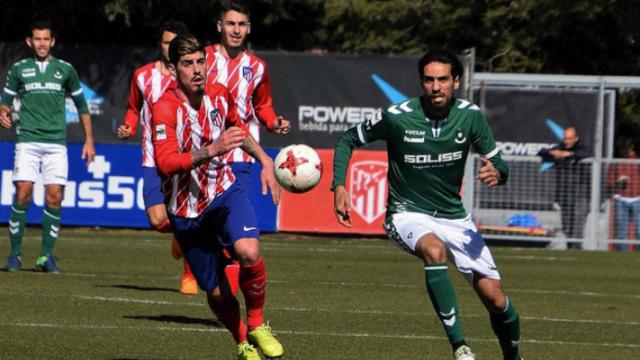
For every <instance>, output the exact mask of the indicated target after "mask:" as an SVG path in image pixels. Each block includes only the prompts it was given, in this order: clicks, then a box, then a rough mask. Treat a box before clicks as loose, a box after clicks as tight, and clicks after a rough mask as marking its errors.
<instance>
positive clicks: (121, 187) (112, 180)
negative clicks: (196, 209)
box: [0, 142, 277, 231]
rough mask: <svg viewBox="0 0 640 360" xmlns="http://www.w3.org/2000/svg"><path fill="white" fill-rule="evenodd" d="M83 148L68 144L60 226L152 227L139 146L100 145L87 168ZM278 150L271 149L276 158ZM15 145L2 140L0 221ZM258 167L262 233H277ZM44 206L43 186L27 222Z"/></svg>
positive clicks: (255, 181) (7, 205)
mask: <svg viewBox="0 0 640 360" xmlns="http://www.w3.org/2000/svg"><path fill="white" fill-rule="evenodd" d="M81 151H82V145H81V144H69V146H68V157H69V177H68V181H67V185H66V186H65V191H64V200H63V202H62V224H63V225H73V226H103V227H131V228H148V227H149V223H148V221H147V217H146V214H145V211H144V198H143V191H142V189H143V185H144V180H143V179H142V167H141V165H140V161H141V160H140V156H141V153H140V147H139V146H137V145H110V144H99V145H97V146H96V157H95V160H94V161H93V162H92V163H91V164H90V165H89V166H86V164H85V162H84V161H83V160H82V159H81V158H80V154H81ZM276 152H277V150H276V149H267V153H268V154H269V155H270V156H275V153H276ZM13 154H14V144H13V143H11V142H0V222H3V223H5V222H6V221H7V219H9V216H10V214H11V204H12V202H13V194H14V186H13V182H12V170H13ZM259 173H260V165H256V166H255V167H254V169H253V174H252V175H253V178H252V183H251V186H250V190H249V192H250V198H251V201H252V204H253V205H254V207H255V208H256V211H257V212H258V213H259V216H258V225H259V227H260V229H261V230H262V231H275V230H276V224H275V219H276V207H275V206H274V205H273V203H272V201H271V197H270V196H262V195H261V193H260V191H261V188H260V179H259ZM43 205H44V187H43V186H42V183H41V182H40V181H38V182H36V184H35V186H34V194H33V202H32V204H31V207H30V208H29V211H28V222H29V223H30V224H40V222H41V220H42V210H43Z"/></svg>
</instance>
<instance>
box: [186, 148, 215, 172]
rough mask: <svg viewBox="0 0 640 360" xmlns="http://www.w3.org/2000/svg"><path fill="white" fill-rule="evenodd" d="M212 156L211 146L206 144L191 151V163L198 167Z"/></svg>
mask: <svg viewBox="0 0 640 360" xmlns="http://www.w3.org/2000/svg"><path fill="white" fill-rule="evenodd" d="M212 157H213V155H211V153H210V149H209V146H205V147H203V148H202V149H198V150H193V151H191V164H192V165H193V166H194V167H196V166H199V165H200V164H202V163H204V162H205V161H209V160H211V158H212Z"/></svg>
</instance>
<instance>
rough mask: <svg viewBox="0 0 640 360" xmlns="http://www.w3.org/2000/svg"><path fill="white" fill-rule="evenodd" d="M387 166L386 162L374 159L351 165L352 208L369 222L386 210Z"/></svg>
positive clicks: (350, 188)
mask: <svg viewBox="0 0 640 360" xmlns="http://www.w3.org/2000/svg"><path fill="white" fill-rule="evenodd" d="M387 168H388V166H387V163H386V162H382V161H372V160H367V161H358V162H356V163H354V164H352V165H351V174H350V180H351V184H350V186H349V192H350V193H351V208H352V209H353V210H354V211H355V212H356V213H357V214H358V215H360V216H361V217H362V218H363V219H364V221H366V222H367V223H368V224H371V223H373V222H374V221H375V220H376V219H378V218H379V217H380V216H382V215H384V213H385V211H386V208H387V207H386V204H387Z"/></svg>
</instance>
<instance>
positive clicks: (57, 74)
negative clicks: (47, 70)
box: [53, 70, 62, 80]
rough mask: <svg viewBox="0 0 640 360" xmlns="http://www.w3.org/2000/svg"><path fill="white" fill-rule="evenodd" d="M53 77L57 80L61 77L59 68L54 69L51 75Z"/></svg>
mask: <svg viewBox="0 0 640 360" xmlns="http://www.w3.org/2000/svg"><path fill="white" fill-rule="evenodd" d="M53 77H54V78H56V79H58V80H60V79H62V73H61V72H60V70H56V73H55V74H54V75H53Z"/></svg>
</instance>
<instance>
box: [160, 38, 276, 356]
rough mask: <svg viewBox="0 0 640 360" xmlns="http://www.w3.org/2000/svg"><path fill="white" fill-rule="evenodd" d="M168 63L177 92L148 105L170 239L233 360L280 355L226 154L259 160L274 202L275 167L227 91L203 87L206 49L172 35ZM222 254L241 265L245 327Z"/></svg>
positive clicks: (255, 248) (254, 237)
mask: <svg viewBox="0 0 640 360" xmlns="http://www.w3.org/2000/svg"><path fill="white" fill-rule="evenodd" d="M169 58H170V60H171V63H170V65H169V69H170V70H171V72H172V73H174V74H175V77H176V82H177V86H176V87H175V88H171V89H169V90H168V91H166V92H165V93H164V95H163V96H162V97H161V98H160V100H159V101H158V102H156V103H155V104H154V105H153V109H152V127H153V133H152V136H153V146H154V150H155V155H156V163H157V165H158V168H159V170H160V172H161V174H162V176H163V180H165V181H164V182H163V187H162V190H163V193H164V195H165V204H166V206H167V210H168V213H169V220H170V221H171V227H172V230H173V233H174V235H175V236H176V239H177V240H178V242H179V243H180V247H181V248H182V251H183V254H184V256H185V257H186V258H187V260H188V261H189V264H190V265H191V269H192V271H193V273H194V275H195V277H196V279H197V281H198V285H199V286H200V288H201V289H202V290H204V291H205V292H206V294H207V300H208V304H209V307H210V308H211V310H212V311H213V313H214V314H216V316H217V318H218V320H219V321H220V323H222V324H223V325H224V326H225V327H226V328H227V329H228V330H229V331H230V332H231V333H232V335H233V337H234V339H235V341H236V342H237V344H238V349H237V350H238V359H247V360H258V359H261V357H260V354H259V353H258V350H257V349H256V348H255V347H254V346H253V345H255V346H256V347H258V348H259V349H260V350H261V351H262V353H263V354H264V355H265V356H266V357H269V358H273V357H280V356H282V355H283V354H284V349H283V347H282V345H281V344H280V342H279V341H278V340H277V339H276V338H275V337H274V336H273V335H272V334H271V329H270V327H269V326H268V325H265V322H264V318H263V310H264V303H265V295H266V292H265V290H266V280H267V273H266V268H265V265H264V262H263V259H262V255H261V254H260V243H259V240H258V238H259V230H258V228H257V219H256V214H255V212H254V210H253V207H252V206H251V203H250V202H249V199H248V197H247V194H246V192H245V191H244V190H243V189H242V188H241V187H239V186H238V185H237V184H236V183H235V182H234V181H235V177H234V174H233V172H232V171H231V168H230V166H229V165H228V163H227V161H226V154H228V153H229V151H232V150H233V149H235V148H238V147H241V148H242V149H243V150H244V151H245V152H247V153H248V154H250V155H251V156H252V157H253V158H255V159H256V160H258V161H259V162H260V163H261V164H262V167H263V169H262V172H261V176H260V179H261V181H262V192H263V194H265V195H266V193H267V190H268V189H269V190H271V196H272V199H273V201H274V203H275V204H278V202H279V200H280V187H279V186H278V184H277V182H276V181H275V177H274V173H273V162H272V160H271V158H269V156H268V155H267V154H266V153H265V152H264V150H263V149H262V148H261V147H260V145H259V144H258V143H257V142H256V141H255V139H254V138H253V137H252V136H251V135H250V134H249V133H248V132H247V130H246V128H245V126H244V123H243V122H242V121H241V120H240V118H239V117H238V115H237V113H236V111H235V102H234V101H233V99H232V97H231V95H230V94H229V92H228V90H227V89H226V88H225V87H224V86H222V85H221V84H209V83H207V82H206V68H207V66H206V60H205V54H204V48H203V47H202V46H201V45H200V43H199V42H198V40H196V39H195V38H192V37H189V36H177V37H176V38H175V39H174V40H173V41H172V42H171V45H170V47H169ZM223 250H227V251H228V252H229V253H230V254H232V256H233V258H234V259H236V260H238V261H239V262H240V289H241V290H242V293H243V296H244V299H245V307H246V310H247V324H246V325H245V323H244V322H243V320H242V318H241V316H240V306H239V303H238V300H237V299H236V297H235V295H234V294H233V293H232V292H231V289H230V287H229V283H228V281H227V278H226V277H225V274H224V268H225V265H226V264H227V263H228V259H227V258H226V257H225V256H224V255H223ZM247 331H248V332H247ZM249 341H250V342H251V343H249ZM252 344H253V345H252Z"/></svg>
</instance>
